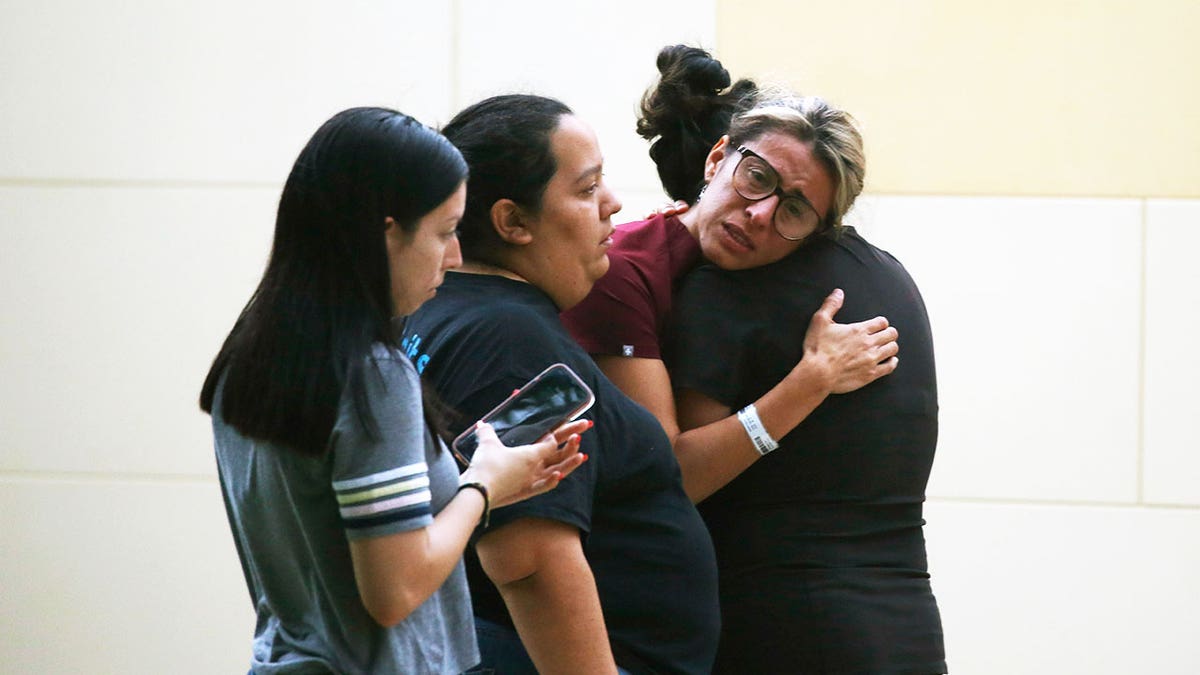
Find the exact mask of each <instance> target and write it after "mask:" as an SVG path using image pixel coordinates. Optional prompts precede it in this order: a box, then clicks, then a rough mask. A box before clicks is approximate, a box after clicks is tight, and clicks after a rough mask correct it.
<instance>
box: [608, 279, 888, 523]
mask: <svg viewBox="0 0 1200 675" xmlns="http://www.w3.org/2000/svg"><path fill="white" fill-rule="evenodd" d="M842 299H843V296H842V293H841V291H834V292H833V293H832V294H830V296H829V297H828V298H826V299H825V302H824V303H823V304H822V305H821V308H820V309H819V310H817V313H816V314H814V315H813V318H812V321H811V322H810V324H809V328H808V332H807V333H806V334H805V339H804V357H803V358H802V359H801V360H800V362H799V363H798V364H796V367H795V368H793V369H792V371H791V372H790V373H788V375H787V377H785V378H784V379H783V380H782V381H781V382H780V383H779V384H777V385H775V387H774V388H772V389H771V390H770V391H768V392H767V393H766V394H763V395H762V397H760V398H759V399H758V400H757V401H755V402H754V405H755V408H756V409H757V410H758V416H759V419H761V420H762V423H763V426H764V427H765V428H766V430H767V433H769V434H770V435H771V437H772V438H782V437H783V436H784V435H786V434H787V433H788V432H790V431H791V430H792V429H795V428H796V426H797V425H798V424H800V422H802V421H804V418H806V417H808V415H809V414H810V413H812V411H813V410H815V409H816V408H817V406H819V405H820V404H821V403H822V402H823V401H824V400H825V398H826V397H827V396H828V395H829V394H831V393H839V394H840V393H845V392H848V391H854V390H855V389H858V388H860V387H862V386H865V385H866V384H869V383H870V382H873V381H875V380H877V379H879V378H880V377H883V376H884V375H887V374H888V373H891V372H892V371H893V370H895V368H896V364H897V359H896V352H897V351H898V347H897V345H896V335H897V333H896V329H895V328H891V327H889V326H888V324H887V319H884V318H883V317H877V318H874V319H871V320H869V321H863V322H860V323H854V324H839V323H835V322H834V320H833V317H834V315H835V314H836V313H837V311H838V310H839V309H841V306H842ZM597 364H598V365H599V366H600V368H601V369H602V370H603V371H604V373H605V375H607V376H608V377H609V379H611V380H612V381H613V383H614V384H616V385H617V386H618V387H619V388H620V389H621V390H622V391H624V392H625V394H626V395H628V396H629V397H630V398H632V399H634V400H635V401H637V402H638V403H640V404H642V405H643V406H645V407H646V408H647V409H648V410H650V412H652V413H654V415H655V417H657V418H658V420H659V422H660V423H661V424H662V425H663V428H664V429H666V430H667V433H668V435H669V436H670V437H671V442H672V445H673V446H674V449H675V456H676V457H677V458H678V459H679V466H680V469H681V470H682V472H683V486H684V489H685V490H686V491H687V493H688V496H689V497H691V499H692V501H694V502H699V501H702V500H703V499H705V498H706V497H708V496H709V495H711V494H712V493H713V492H716V491H717V490H719V489H720V488H721V487H723V486H724V485H725V484H726V483H728V482H729V481H731V480H733V479H734V478H735V477H737V476H738V474H740V473H741V472H743V471H745V470H746V469H747V468H748V467H749V466H750V465H751V464H753V463H754V462H755V461H757V460H758V459H759V457H760V456H761V455H759V454H758V451H757V450H756V449H755V448H754V444H753V443H752V442H751V441H750V437H749V436H747V434H746V431H745V429H744V428H743V427H742V424H741V422H740V421H738V419H737V416H736V415H731V414H730V413H731V410H730V409H729V407H728V406H725V405H723V404H720V403H718V402H716V401H713V400H712V399H711V398H708V397H706V396H703V395H701V394H698V393H697V392H680V393H679V397H678V398H676V397H675V393H674V392H672V389H671V380H670V376H669V375H668V374H667V370H666V368H665V367H664V366H663V363H662V361H660V360H657V359H631V358H622V357H601V358H599V359H597ZM667 400H670V401H671V403H670V404H668V403H666V401H667ZM681 432H682V433H681Z"/></svg>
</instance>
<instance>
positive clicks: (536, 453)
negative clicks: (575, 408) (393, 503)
mask: <svg viewBox="0 0 1200 675" xmlns="http://www.w3.org/2000/svg"><path fill="white" fill-rule="evenodd" d="M590 426H591V423H590V422H589V421H588V420H579V421H576V422H572V423H571V424H566V425H563V426H562V427H559V428H558V429H557V430H555V432H554V435H553V437H551V436H547V439H549V440H542V441H540V442H538V443H534V444H532V445H526V446H518V447H512V448H510V447H505V446H504V445H502V444H501V443H500V441H499V439H497V438H496V433H495V431H494V430H493V429H492V428H491V427H490V426H488V425H480V427H479V429H478V433H479V449H478V450H477V451H476V453H475V458H474V459H475V461H474V462H473V463H472V465H471V468H469V469H467V471H466V472H465V473H464V474H463V476H462V482H463V483H464V484H465V483H468V482H478V483H481V484H482V485H484V486H485V489H486V490H487V491H488V496H489V498H490V500H491V503H490V504H485V502H484V497H483V493H482V492H480V491H479V490H476V489H474V488H469V489H462V490H459V491H458V493H457V494H455V496H454V498H453V499H451V500H450V502H449V503H448V504H447V505H446V506H445V507H444V508H443V509H442V510H441V512H439V513H438V514H437V516H435V517H434V519H433V523H432V524H430V525H428V526H426V527H422V528H419V529H415V530H408V531H405V532H397V533H393V534H388V535H383V536H379V537H367V538H363V539H354V540H351V541H350V558H351V561H352V562H353V565H354V579H355V581H356V583H357V584H358V593H359V597H360V598H361V599H362V602H363V605H364V606H365V607H366V609H367V612H368V613H369V614H370V615H371V617H372V618H373V619H375V621H376V622H378V623H379V624H380V625H382V626H394V625H396V624H397V623H400V622H401V621H403V620H404V619H405V618H406V617H408V615H409V614H411V613H412V612H413V610H415V609H416V608H417V607H418V606H420V605H421V603H423V602H425V601H426V600H427V599H429V597H430V596H431V595H433V593H434V592H435V591H436V590H437V589H438V588H439V587H440V586H441V585H442V584H443V583H445V581H446V578H447V577H449V576H450V573H451V572H452V571H453V570H454V567H455V566H456V565H457V564H458V561H459V560H460V559H461V558H462V553H463V550H464V549H465V548H466V546H467V540H468V539H469V538H470V536H471V533H472V532H473V531H474V530H475V525H476V524H477V523H478V522H479V520H480V518H481V517H482V516H483V513H484V508H485V506H490V507H496V506H504V505H507V504H511V503H513V502H515V501H518V500H520V499H524V498H526V497H530V496H533V495H535V494H540V493H542V492H546V491H547V490H551V489H553V488H554V487H555V486H557V485H558V482H559V481H560V480H561V479H562V478H563V477H564V476H566V475H567V474H569V473H571V471H573V470H574V469H575V468H576V467H578V466H579V465H580V464H581V463H582V462H583V460H584V457H583V456H581V455H579V453H578V450H579V442H580V437H579V434H580V433H582V432H583V431H585V430H586V429H587V428H589V427H590ZM561 443H565V444H566V445H565V446H564V447H563V448H561V449H560V448H559V445H560V444H561Z"/></svg>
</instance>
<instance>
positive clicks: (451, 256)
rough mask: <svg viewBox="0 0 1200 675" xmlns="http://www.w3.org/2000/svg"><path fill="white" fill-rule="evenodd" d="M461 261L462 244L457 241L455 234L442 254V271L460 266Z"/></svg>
mask: <svg viewBox="0 0 1200 675" xmlns="http://www.w3.org/2000/svg"><path fill="white" fill-rule="evenodd" d="M462 263H463V257H462V245H461V244H459V243H458V235H457V234H456V235H454V239H453V240H452V241H451V242H450V245H449V246H447V247H446V253H445V254H444V255H443V256H442V271H445V270H452V269H457V268H459V267H462Z"/></svg>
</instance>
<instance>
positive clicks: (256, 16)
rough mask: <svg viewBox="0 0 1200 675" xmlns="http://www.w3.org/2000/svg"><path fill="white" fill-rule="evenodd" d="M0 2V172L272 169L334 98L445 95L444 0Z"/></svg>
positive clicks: (434, 110)
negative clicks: (425, 0)
mask: <svg viewBox="0 0 1200 675" xmlns="http://www.w3.org/2000/svg"><path fill="white" fill-rule="evenodd" d="M2 17H3V18H2V19H0V101H2V104H0V179H4V178H8V179H12V178H21V179H27V178H38V179H46V178H49V179H68V180H95V179H119V180H162V179H169V180H170V179H174V180H211V181H221V182H228V181H271V182H279V183H282V181H283V179H284V178H285V177H286V176H287V172H288V170H289V169H290V168H291V164H292V161H293V160H294V159H295V157H296V154H297V153H298V151H299V149H300V148H301V147H302V146H303V144H304V142H305V141H306V140H307V139H308V137H309V136H310V135H311V134H312V132H313V131H314V130H315V129H316V128H317V126H318V125H319V124H320V123H321V122H322V121H324V120H325V119H326V118H328V117H329V116H330V115H331V114H332V113H334V112H337V111H338V110H341V109H343V108H348V107H351V106H356V105H380V104H382V105H389V106H398V107H400V108H401V109H403V110H404V111H405V112H408V113H410V114H413V115H416V116H417V117H418V118H421V119H426V118H430V117H435V116H437V115H441V114H444V112H445V110H446V107H447V105H448V103H449V92H450V47H449V42H448V41H447V40H446V36H447V34H448V32H449V20H450V7H449V4H448V3H441V2H421V3H418V2H374V1H373V0H351V1H348V2H334V1H332V0H295V1H291V0H265V1H257V2H239V1H238V0H213V1H212V2H190V1H189V0H162V1H160V2H136V3H128V2H113V1H111V0H108V1H101V2H78V1H73V0H44V1H39V2H5V3H4V9H3V12H2Z"/></svg>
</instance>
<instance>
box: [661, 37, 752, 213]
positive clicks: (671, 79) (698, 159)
mask: <svg viewBox="0 0 1200 675" xmlns="http://www.w3.org/2000/svg"><path fill="white" fill-rule="evenodd" d="M656 63H657V65H658V72H659V79H658V83H657V84H655V85H654V86H652V87H650V89H648V90H647V91H646V93H645V95H644V96H642V104H641V110H640V113H641V114H640V115H639V116H638V121H637V132H638V135H640V136H641V137H642V138H645V139H646V140H648V141H652V145H651V146H650V158H651V159H652V160H654V163H655V165H656V166H657V167H658V175H659V178H660V179H661V180H662V183H663V187H664V188H665V189H666V191H667V194H669V195H671V197H672V198H673V199H683V200H685V201H688V202H691V201H693V200H694V199H695V197H696V195H697V194H699V191H700V187H701V186H702V185H703V184H704V175H703V173H704V158H705V157H706V156H707V155H708V151H709V149H710V148H712V146H713V144H714V143H716V142H717V140H718V139H720V138H721V136H722V134H724V133H725V132H726V130H728V129H729V121H730V118H731V117H732V115H733V114H734V112H735V111H737V110H738V109H740V108H741V106H742V105H744V103H745V101H747V100H749V99H750V98H751V97H753V96H754V94H755V92H756V91H757V87H756V86H755V84H754V82H752V81H750V80H738V81H737V83H735V84H733V86H732V87H730V82H731V79H732V78H730V76H729V71H728V70H725V66H723V65H721V62H720V61H718V60H717V59H714V58H713V57H712V54H709V53H708V52H707V51H705V50H703V49H700V48H699V47H689V46H688V45H670V46H667V47H663V48H662V49H661V50H659V52H658V59H657V61H656Z"/></svg>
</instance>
